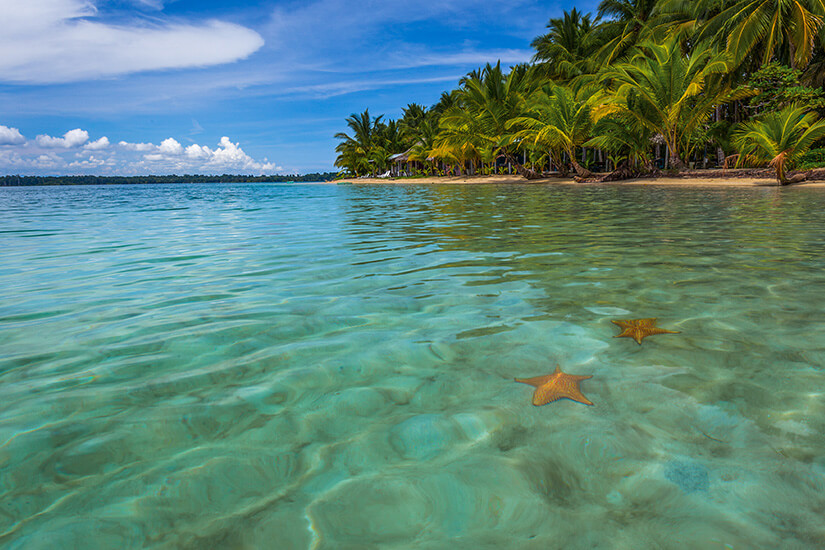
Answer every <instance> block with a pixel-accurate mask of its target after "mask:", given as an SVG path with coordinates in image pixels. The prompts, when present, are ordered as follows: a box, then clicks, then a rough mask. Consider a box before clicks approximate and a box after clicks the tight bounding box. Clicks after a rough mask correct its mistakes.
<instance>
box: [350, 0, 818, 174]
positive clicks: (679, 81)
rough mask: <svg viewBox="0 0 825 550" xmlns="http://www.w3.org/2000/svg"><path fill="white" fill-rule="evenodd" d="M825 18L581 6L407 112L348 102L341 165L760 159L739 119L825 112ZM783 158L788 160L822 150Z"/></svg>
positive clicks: (436, 167)
mask: <svg viewBox="0 0 825 550" xmlns="http://www.w3.org/2000/svg"><path fill="white" fill-rule="evenodd" d="M824 21H825V0H602V1H600V2H599V4H598V12H597V13H596V14H595V15H592V14H588V13H583V12H581V11H579V10H578V9H576V8H573V9H571V10H570V11H565V12H564V14H563V16H562V17H558V18H553V19H550V21H549V23H548V25H547V32H546V34H543V35H542V36H539V37H537V38H536V39H535V40H534V41H533V47H534V48H535V50H536V54H535V56H534V59H533V61H534V64H533V65H518V66H515V67H513V68H512V69H511V70H509V72H508V71H507V70H503V69H502V67H501V64H500V62H499V63H496V64H495V65H491V64H488V65H487V66H486V67H483V68H480V69H478V70H476V71H473V72H471V73H470V74H468V75H466V76H465V77H464V78H462V79H461V80H460V81H459V83H458V87H457V88H456V89H454V90H452V91H449V92H444V93H443V94H442V95H441V97H440V99H439V101H438V102H437V103H436V104H435V105H434V106H433V107H432V108H430V109H427V108H426V107H424V106H421V105H418V104H409V105H408V106H407V107H406V108H404V109H403V116H402V117H401V118H400V119H399V120H398V121H392V120H390V121H385V120H383V117H376V118H371V117H370V116H369V112H368V111H365V112H364V113H361V114H359V115H352V116H351V117H350V118H348V119H347V125H348V126H349V128H350V130H351V132H350V134H338V136H337V137H338V138H339V139H341V143H340V144H339V146H338V148H337V151H338V153H339V156H338V159H337V160H336V166H339V167H342V168H344V169H345V170H347V171H349V172H350V173H354V174H359V175H360V174H365V173H376V172H379V171H383V170H384V169H385V168H386V167H387V166H389V158H390V156H391V155H393V154H397V153H402V152H406V153H407V158H408V159H409V160H410V161H411V164H409V165H408V167H407V168H406V170H414V171H420V172H429V173H440V172H443V173H461V172H462V170H475V171H476V172H480V173H492V172H495V171H497V170H500V167H497V165H496V161H497V159H500V158H501V157H502V156H503V157H505V158H506V159H507V161H508V163H510V164H512V165H513V166H514V167H515V168H516V170H518V171H520V172H521V170H522V168H523V167H522V166H520V165H519V162H521V160H522V159H524V163H525V164H526V165H528V166H531V167H532V168H533V169H534V170H536V171H541V170H542V169H543V167H546V166H547V162H548V161H552V164H555V165H558V164H559V162H556V161H560V160H561V159H562V158H563V156H564V157H566V158H569V159H571V161H573V164H574V168H575V169H576V170H577V172H579V173H580V174H585V173H586V172H587V170H586V168H585V167H586V166H587V165H588V163H590V162H591V161H592V162H595V161H594V160H592V159H595V156H593V157H586V159H585V160H584V161H581V159H582V151H581V149H582V147H584V148H586V149H593V148H595V149H598V150H601V151H602V153H604V154H607V155H609V156H610V157H611V158H612V160H613V164H614V165H616V164H618V163H619V162H621V163H624V164H626V165H627V166H626V167H629V168H632V169H634V170H637V171H638V170H645V169H651V168H652V167H653V163H654V161H656V160H659V159H656V158H655V157H654V154H653V153H654V151H661V152H662V153H664V152H665V151H667V154H668V155H669V160H668V162H667V164H669V166H670V167H674V168H677V169H681V168H683V167H684V166H686V161H689V160H691V159H693V158H696V157H697V156H703V155H707V156H709V157H711V158H713V159H714V161H718V162H722V161H723V160H725V157H726V155H733V154H735V153H736V152H737V151H739V152H740V153H742V154H741V155H740V157H739V160H740V162H741V163H751V164H753V163H757V162H761V160H760V159H762V160H764V158H765V155H766V154H767V153H764V154H761V153H758V151H757V149H758V148H757V149H754V145H753V143H755V142H756V141H758V140H755V138H754V139H751V141H748V139H746V138H744V137H742V136H743V135H744V134H743V132H744V130H743V128H745V126H738V124H739V123H740V122H741V121H743V120H745V121H748V120H750V122H751V123H753V124H754V126H753V127H752V128H750V131H751V133H750V134H749V135H750V137H751V138H753V136H755V135H757V134H759V133H760V132H761V133H762V134H765V133H766V132H772V131H773V129H770V130H768V126H771V124H772V122H771V121H772V120H773V119H772V118H771V115H775V114H776V113H778V112H779V111H784V110H785V108H786V107H788V106H792V105H803V104H804V105H805V106H806V107H807V108H808V109H818V110H820V111H822V112H823V113H825V91H823V89H822V88H819V87H818V86H819V85H820V84H825V70H823V68H825V49H824V48H823V45H825V31H823V22H824ZM750 98H752V99H750ZM762 115H764V116H762ZM760 117H762V118H760ZM805 117H808V118H806V119H805V120H807V121H808V122H807V123H810V124H809V126H815V125H816V120H814V119H809V118H810V117H809V115H808V114H805ZM754 119H758V120H754ZM759 124H763V125H767V126H762V127H759V128H761V129H759V128H757V126H758V125H759ZM771 128H773V127H771ZM735 132H736V135H737V136H738V137H737V138H736V139H734V133H735ZM745 134H747V132H745ZM786 137H788V136H786ZM749 139H750V138H749ZM783 139H784V138H783ZM780 141H781V140H780ZM791 141H793V139H791ZM709 146H710V147H709ZM810 146H811V144H808V145H807V148H810ZM795 147H796V146H794V148H795ZM803 149H804V147H803ZM780 153H782V151H780V152H778V153H777V155H778V154H780ZM588 154H591V153H588ZM802 154H803V153H800V155H802ZM775 156H776V155H774V157H775ZM602 158H604V155H602V154H600V155H599V159H602ZM576 159H579V161H581V165H583V166H577V165H576ZM772 159H773V157H772V158H771V159H768V160H764V162H772ZM782 159H783V160H781V164H782V166H783V167H784V168H787V167H789V166H793V165H797V166H800V165H801V166H808V165H811V164H813V163H817V162H820V161H819V160H817V159H816V158H813V159H811V160H808V158H807V157H805V158H803V157H800V156H798V155H796V153H793V154H791V153H790V152H787V154H785V155H784V156H783V157H782ZM777 162H779V161H777Z"/></svg>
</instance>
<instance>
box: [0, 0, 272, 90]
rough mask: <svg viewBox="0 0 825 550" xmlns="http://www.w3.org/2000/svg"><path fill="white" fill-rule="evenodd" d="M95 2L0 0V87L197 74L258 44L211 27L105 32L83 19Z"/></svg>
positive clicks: (239, 31) (136, 25) (231, 29)
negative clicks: (193, 70)
mask: <svg viewBox="0 0 825 550" xmlns="http://www.w3.org/2000/svg"><path fill="white" fill-rule="evenodd" d="M99 1H100V0H94V1H93V0H26V1H25V2H21V1H14V0H2V1H0V80H5V81H10V82H23V83H55V82H70V81H78V80H89V79H97V78H106V77H112V76H118V75H123V74H129V73H134V72H139V71H149V70H158V69H177V68H184V67H205V66H210V65H218V64H223V63H229V62H233V61H237V60H239V59H243V58H245V57H248V56H249V55H251V54H252V53H253V52H255V51H256V50H258V49H259V48H260V47H261V46H262V45H263V43H264V41H263V38H261V36H260V35H259V34H258V33H256V32H254V31H252V30H250V29H247V28H245V27H242V26H240V25H235V24H232V23H226V22H223V21H217V20H212V21H207V22H204V23H198V24H183V23H162V22H158V23H153V24H149V23H146V22H141V21H132V22H126V23H118V25H109V24H106V23H102V22H100V21H96V20H92V19H90V18H91V17H94V16H95V15H96V14H97V9H96V7H95V2H99ZM149 3H151V2H149Z"/></svg>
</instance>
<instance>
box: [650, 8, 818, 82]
mask: <svg viewBox="0 0 825 550" xmlns="http://www.w3.org/2000/svg"><path fill="white" fill-rule="evenodd" d="M661 10H662V11H665V12H671V13H673V12H681V13H685V14H691V15H692V16H693V17H694V18H695V20H696V22H697V23H700V27H699V30H698V32H697V34H696V35H695V37H694V40H695V41H703V40H705V39H712V40H714V41H715V42H716V43H717V44H719V45H720V46H721V47H724V48H725V49H726V50H727V52H728V55H729V56H730V58H731V60H732V62H733V64H734V66H739V65H741V64H742V63H743V62H744V61H745V60H746V59H748V58H752V60H753V61H754V62H756V63H759V64H765V63H768V62H770V61H771V60H776V61H780V62H781V63H783V64H786V65H790V66H792V67H795V68H800V69H804V68H805V66H807V65H808V63H809V62H810V60H811V57H812V56H813V53H814V50H815V48H816V42H817V35H818V33H819V31H820V29H821V28H822V25H823V17H825V0H690V1H687V0H665V1H664V2H663V3H662V7H661Z"/></svg>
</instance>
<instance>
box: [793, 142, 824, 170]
mask: <svg viewBox="0 0 825 550" xmlns="http://www.w3.org/2000/svg"><path fill="white" fill-rule="evenodd" d="M799 168H800V169H802V170H811V169H813V168H825V147H820V148H817V149H810V150H808V151H807V152H806V153H805V154H804V155H803V156H802V162H801V164H800V165H799Z"/></svg>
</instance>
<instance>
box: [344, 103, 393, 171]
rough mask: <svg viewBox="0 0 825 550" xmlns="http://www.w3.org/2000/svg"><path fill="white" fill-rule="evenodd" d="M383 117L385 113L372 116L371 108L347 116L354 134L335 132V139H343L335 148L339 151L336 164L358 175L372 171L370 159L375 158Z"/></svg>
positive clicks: (348, 124)
mask: <svg viewBox="0 0 825 550" xmlns="http://www.w3.org/2000/svg"><path fill="white" fill-rule="evenodd" d="M382 118H383V115H381V116H377V117H374V118H373V117H371V116H370V110H369V109H366V110H365V111H364V112H363V113H358V114H356V113H353V114H351V115H350V116H348V117H347V119H346V122H347V126H349V128H350V130H352V136H350V135H348V134H346V133H344V132H339V133H337V134H335V139H339V140H341V143H339V144H338V146H337V147H336V148H335V151H336V152H338V153H339V156H338V158H337V159H336V161H335V166H338V167H341V168H346V169H348V170H350V171H351V172H352V173H354V174H355V175H356V176H359V175H361V174H362V173H366V172H369V171H370V170H369V161H370V160H373V156H374V155H373V151H372V149H373V147H374V146H375V145H376V144H377V143H376V141H377V139H378V138H379V133H380V125H381V119H382Z"/></svg>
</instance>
